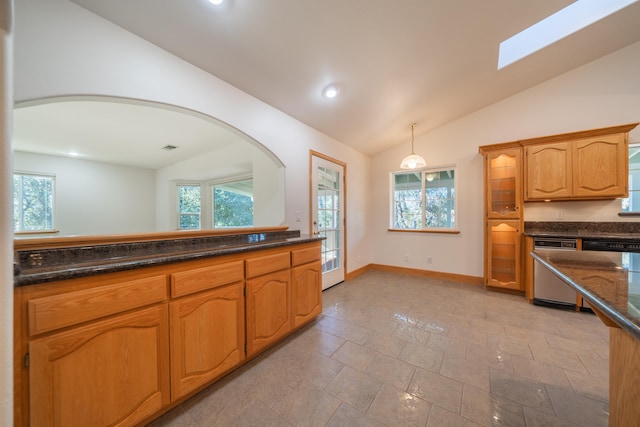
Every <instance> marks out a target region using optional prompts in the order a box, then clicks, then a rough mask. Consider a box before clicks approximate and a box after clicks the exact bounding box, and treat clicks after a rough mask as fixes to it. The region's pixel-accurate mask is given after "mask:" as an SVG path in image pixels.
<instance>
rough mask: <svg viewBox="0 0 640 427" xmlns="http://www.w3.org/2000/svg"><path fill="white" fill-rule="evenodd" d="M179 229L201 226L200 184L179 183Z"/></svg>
mask: <svg viewBox="0 0 640 427" xmlns="http://www.w3.org/2000/svg"><path fill="white" fill-rule="evenodd" d="M177 190H178V229H180V230H194V229H195V230H197V229H199V228H200V184H178V185H177Z"/></svg>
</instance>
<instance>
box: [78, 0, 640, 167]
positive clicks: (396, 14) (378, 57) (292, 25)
mask: <svg viewBox="0 0 640 427" xmlns="http://www.w3.org/2000/svg"><path fill="white" fill-rule="evenodd" d="M73 1H74V2H75V3H77V4H78V5H80V6H83V7H85V8H87V9H89V10H90V11H93V12H94V13H96V14H98V15H100V16H102V17H104V18H105V19H107V20H109V21H112V22H113V23H115V24H117V25H119V26H121V27H123V28H125V29H127V30H129V31H131V32H132V33H135V34H137V35H139V36H140V37H142V38H144V39H146V40H148V41H150V42H152V43H154V44H156V45H158V46H160V47H161V48H164V49H165V50H167V51H169V52H171V53H173V54H175V55H176V56H178V57H181V58H183V59H185V60H186V61H188V62H191V63H192V64H194V65H196V66H198V67H200V68H202V69H204V70H206V71H208V72H210V73H211V74H213V75H215V76H217V77H219V78H221V79H222V80H225V81H227V82H228V83H230V84H232V85H234V86H236V87H237V88H239V89H241V90H243V91H245V92H247V93H249V94H251V95H253V96H255V97H257V98H259V99H261V100H263V101H264V102H266V103H268V104H270V105H272V106H274V107H276V108H278V109H280V110H282V111H284V112H285V113H287V114H289V115H291V116H292V117H294V118H296V119H298V120H300V121H302V122H304V123H306V124H308V125H310V126H312V127H314V128H316V129H318V130H320V131H321V132H323V133H325V134H327V135H329V136H331V137H333V138H335V139H337V140H339V141H341V142H343V143H345V144H348V145H350V146H352V147H353V148H355V149H356V150H358V151H361V152H363V153H365V154H368V155H373V154H376V153H379V152H381V151H383V150H385V149H387V148H389V147H391V146H394V145H396V144H399V143H406V142H407V141H408V140H409V138H410V130H409V127H408V126H409V124H411V123H413V122H415V123H417V127H416V136H419V135H420V134H421V133H424V132H427V131H428V130H430V129H433V128H435V127H438V126H441V125H443V124H445V123H448V122H450V121H452V120H455V119H457V118H460V117H462V116H464V115H466V114H469V113H471V112H473V111H477V110H479V109H481V108H483V107H485V106H487V105H490V104H492V103H494V102H496V101H498V100H500V99H503V98H505V97H508V96H510V95H513V94H515V93H517V92H520V91H522V90H525V89H527V88H529V87H531V86H533V85H536V84H538V83H540V82H542V81H545V80H547V79H549V78H552V77H554V76H557V75H559V74H561V73H564V72H566V71H569V70H571V69H573V68H576V67H578V66H580V65H583V64H585V63H587V62H590V61H592V60H594V59H597V58H599V57H601V56H603V55H606V54H608V53H611V52H613V51H616V50H618V49H621V48H623V47H625V46H627V45H629V44H632V43H634V42H636V41H639V40H640V25H639V24H638V23H639V22H640V2H638V3H636V4H634V5H632V6H629V7H627V8H626V9H623V10H622V11H620V12H618V13H616V14H614V15H611V16H610V17H608V18H606V19H604V20H603V21H601V22H599V23H596V24H594V25H592V26H590V27H588V28H586V29H584V30H582V31H580V32H579V33H576V34H574V35H572V36H570V37H567V38H565V39H563V40H561V41H559V42H557V43H555V44H553V45H551V46H550V47H548V48H546V49H544V50H542V51H539V52H537V53H535V54H533V55H531V56H530V57H528V58H525V59H524V60H521V61H519V62H517V63H515V64H512V65H510V66H508V67H506V68H504V69H502V70H500V71H498V70H497V61H498V46H499V43H500V42H501V41H503V40H505V39H506V38H508V37H510V36H512V35H513V34H515V33H517V32H519V31H521V30H523V29H525V28H527V27H529V26H530V25H532V24H534V23H535V22H537V21H539V20H541V19H543V18H545V17H546V16H548V15H550V14H552V13H554V12H556V11H557V10H559V9H561V8H563V7H565V6H566V5H568V4H570V3H572V0H484V1H478V0H457V1H444V0H439V1H438V0H396V1H388V0H322V1H318V0H260V1H249V0H227V5H226V6H225V7H223V8H216V7H215V6H213V5H211V4H210V3H209V2H208V1H207V0H163V1H158V0H135V1H131V0H109V1H104V0H73ZM603 1H604V0H603ZM331 82H337V83H339V85H340V86H341V88H342V92H341V94H340V96H339V97H338V98H336V99H333V100H327V99H324V98H322V96H321V95H320V91H321V89H322V88H323V87H324V86H325V85H327V84H328V83H331Z"/></svg>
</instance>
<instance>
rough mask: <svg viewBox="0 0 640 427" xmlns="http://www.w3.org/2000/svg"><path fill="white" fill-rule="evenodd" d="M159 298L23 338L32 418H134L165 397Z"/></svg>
mask: <svg viewBox="0 0 640 427" xmlns="http://www.w3.org/2000/svg"><path fill="white" fill-rule="evenodd" d="M167 322H168V314H167V305H162V306H156V307H152V308H148V309H145V310H140V311H138V312H135V313H131V314H128V315H123V316H119V317H117V318H112V319H109V320H104V321H101V322H96V323H95V324H92V325H89V326H84V327H79V328H76V329H72V330H68V331H66V332H61V333H59V334H55V335H52V336H49V337H46V338H42V339H39V340H34V341H32V342H31V343H30V344H29V353H30V360H31V363H30V368H29V369H30V372H29V380H30V381H29V382H30V390H31V394H30V414H31V425H32V426H61V427H62V426H64V427H70V426H79V427H84V426H112V425H115V426H120V425H122V426H124V425H134V424H135V423H137V422H140V421H142V420H143V419H145V418H147V417H149V416H150V415H152V414H153V413H155V412H157V411H158V410H160V409H161V408H162V407H163V406H165V405H167V404H168V403H169V381H168V379H169V378H168V375H167V374H168V369H169V360H168V359H169V352H168V350H169V347H168V323H167Z"/></svg>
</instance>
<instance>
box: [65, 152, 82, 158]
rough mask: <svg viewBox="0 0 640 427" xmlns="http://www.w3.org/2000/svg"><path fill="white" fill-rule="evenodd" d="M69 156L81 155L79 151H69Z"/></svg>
mask: <svg viewBox="0 0 640 427" xmlns="http://www.w3.org/2000/svg"><path fill="white" fill-rule="evenodd" d="M67 156H71V157H78V156H80V153H78V152H77V151H67Z"/></svg>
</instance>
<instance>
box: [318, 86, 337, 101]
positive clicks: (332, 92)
mask: <svg viewBox="0 0 640 427" xmlns="http://www.w3.org/2000/svg"><path fill="white" fill-rule="evenodd" d="M339 93H340V88H339V87H338V85H336V84H333V83H332V84H330V85H328V86H326V87H325V88H324V89H322V96H324V97H325V98H329V99H331V98H335V97H336V96H338V94H339Z"/></svg>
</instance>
